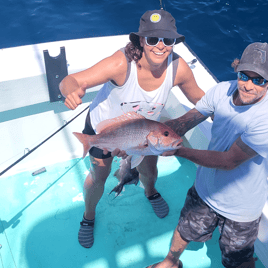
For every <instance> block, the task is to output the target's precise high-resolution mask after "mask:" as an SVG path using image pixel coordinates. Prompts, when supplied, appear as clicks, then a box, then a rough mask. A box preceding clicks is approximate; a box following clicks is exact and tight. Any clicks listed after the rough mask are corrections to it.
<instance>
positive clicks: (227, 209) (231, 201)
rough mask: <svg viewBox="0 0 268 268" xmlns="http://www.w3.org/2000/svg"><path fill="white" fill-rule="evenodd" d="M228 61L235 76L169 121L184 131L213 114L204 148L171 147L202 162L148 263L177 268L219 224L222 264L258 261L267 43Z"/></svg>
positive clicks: (266, 135)
mask: <svg viewBox="0 0 268 268" xmlns="http://www.w3.org/2000/svg"><path fill="white" fill-rule="evenodd" d="M232 66H233V67H234V70H235V71H236V72H237V76H238V78H237V80H235V81H229V82H222V83H219V84H217V85H216V86H215V87H213V88H211V89H210V90H209V91H208V92H207V93H206V95H205V96H204V97H203V98H202V99H201V100H200V101H199V102H198V103H197V104H196V107H195V108H194V109H192V110H190V111H189V112H188V113H186V114H185V115H183V116H182V117H180V118H177V119H174V120H170V121H168V122H166V124H167V125H169V126H170V127H172V128H173V129H174V130H175V131H176V132H177V133H178V134H180V135H181V136H182V135H184V134H185V133H186V132H187V131H188V130H189V129H191V128H193V127H195V126H196V125H198V124H199V123H200V122H202V121H204V120H205V119H206V118H207V117H209V116H212V115H214V120H213V126H212V130H211V134H212V135H211V137H212V138H211V141H210V143H209V146H208V150H196V149H191V148H186V147H181V148H179V149H178V150H177V151H176V152H175V155H176V156H180V157H184V158H186V159H189V160H191V161H193V162H194V163H197V164H198V165H200V166H199V168H198V170H197V174H196V181H195V183H194V185H193V187H192V188H190V189H189V191H188V193H187V197H186V201H185V204H184V207H183V208H182V211H181V215H180V219H179V223H178V226H177V228H176V230H175V231H174V235H173V239H172V245H171V247H170V250H169V253H168V255H167V257H166V258H165V259H164V261H162V262H160V263H158V264H154V265H151V266H149V267H150V268H164V267H165V268H173V267H182V263H181V261H180V260H179V257H180V255H181V254H182V252H183V250H184V249H185V248H186V246H187V245H188V243H189V242H190V241H199V242H205V241H207V240H209V239H211V237H212V233H213V232H214V230H215V228H216V227H217V226H218V227H219V230H220V233H221V236H220V239H219V244H220V249H221V252H222V264H223V265H224V266H225V267H228V268H229V267H230V268H231V267H241V268H242V267H243V268H249V267H250V268H251V267H255V260H254V258H253V253H254V242H255V240H256V239H257V235H258V228H259V222H260V217H261V213H262V209H263V207H264V205H265V202H266V200H267V194H268V182H267V176H268V160H267V157H268V109H267V107H268V94H266V93H267V89H268V44H267V43H253V44H250V45H249V46H248V47H247V48H246V49H245V51H244V52H243V55H242V58H241V59H240V60H238V59H236V60H235V61H234V62H233V64H232ZM173 153H174V152H173ZM163 155H171V153H170V152H166V153H164V154H163ZM149 267H148V268H149Z"/></svg>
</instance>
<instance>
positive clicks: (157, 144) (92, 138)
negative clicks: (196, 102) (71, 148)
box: [73, 112, 182, 169]
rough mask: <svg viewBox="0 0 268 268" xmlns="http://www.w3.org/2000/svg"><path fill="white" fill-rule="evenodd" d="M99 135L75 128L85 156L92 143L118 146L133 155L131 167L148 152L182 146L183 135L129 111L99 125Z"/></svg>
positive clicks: (158, 151) (110, 148) (156, 152)
mask: <svg viewBox="0 0 268 268" xmlns="http://www.w3.org/2000/svg"><path fill="white" fill-rule="evenodd" d="M96 130H97V133H99V134H96V135H87V134H82V133H77V132H73V134H74V135H75V136H76V137H77V138H78V139H79V141H80V142H81V143H82V144H83V146H84V154H83V157H85V156H86V154H87V152H88V151H89V149H90V148H91V147H92V146H95V147H97V148H100V149H107V150H108V151H113V150H114V149H116V148H119V149H120V150H124V151H125V152H126V153H127V154H128V155H132V158H131V168H132V169H133V168H134V167H136V166H138V165H139V164H140V162H141V161H142V160H143V158H144V156H145V155H160V154H162V153H163V152H165V151H170V150H176V149H178V148H179V146H180V144H181V142H182V138H181V137H180V136H179V135H178V134H176V133H175V132H174V131H173V130H172V129H171V128H170V127H168V126H166V125H165V124H163V123H160V122H157V121H153V120H150V119H146V118H145V117H144V116H142V115H140V114H137V113H136V112H129V113H126V114H123V115H121V116H118V117H115V118H113V119H108V120H104V121H102V122H101V123H99V124H98V125H97V127H96Z"/></svg>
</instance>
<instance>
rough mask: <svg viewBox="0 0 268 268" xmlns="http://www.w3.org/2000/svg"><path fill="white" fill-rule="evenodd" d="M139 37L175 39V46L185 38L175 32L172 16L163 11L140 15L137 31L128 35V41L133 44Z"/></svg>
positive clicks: (152, 11)
mask: <svg viewBox="0 0 268 268" xmlns="http://www.w3.org/2000/svg"><path fill="white" fill-rule="evenodd" d="M139 36H143V37H162V38H174V39H175V38H176V42H175V44H178V43H180V42H184V40H185V37H184V36H183V35H181V34H179V33H178V32H177V27H176V22H175V19H174V18H173V16H172V15H171V14H170V13H169V12H167V11H165V10H164V9H160V10H148V11H146V12H145V13H144V14H143V15H142V17H141V19H140V27H139V31H138V32H137V33H130V35H129V39H130V41H131V42H132V43H135V42H136V41H137V39H138V38H139Z"/></svg>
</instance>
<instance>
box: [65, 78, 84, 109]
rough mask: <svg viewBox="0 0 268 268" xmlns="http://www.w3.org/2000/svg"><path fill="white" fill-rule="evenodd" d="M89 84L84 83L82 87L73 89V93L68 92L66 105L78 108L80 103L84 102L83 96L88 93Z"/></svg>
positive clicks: (70, 107)
mask: <svg viewBox="0 0 268 268" xmlns="http://www.w3.org/2000/svg"><path fill="white" fill-rule="evenodd" d="M86 89H87V84H86V83H84V84H83V85H82V86H81V87H79V88H78V89H76V90H75V91H73V92H72V93H70V94H68V95H67V96H66V99H65V102H64V104H65V106H67V107H68V108H69V109H71V110H74V109H76V108H77V106H78V105H80V104H81V103H82V98H83V97H84V96H85V94H86Z"/></svg>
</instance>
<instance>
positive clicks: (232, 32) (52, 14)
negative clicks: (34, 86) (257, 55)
mask: <svg viewBox="0 0 268 268" xmlns="http://www.w3.org/2000/svg"><path fill="white" fill-rule="evenodd" d="M162 5H163V7H164V9H165V10H167V11H169V12H170V13H171V14H172V15H173V16H174V17H175V19H176V22H177V28H178V32H179V33H181V34H184V35H185V37H186V42H187V43H188V45H189V46H190V47H191V48H192V49H193V51H194V52H195V53H196V54H197V55H198V56H199V58H200V59H201V60H202V61H203V62H204V64H205V65H206V66H207V67H208V68H209V69H210V70H211V71H212V72H213V73H214V74H215V76H216V77H217V78H218V79H219V80H220V81H223V80H229V79H235V77H236V76H235V74H234V73H233V70H232V68H231V63H232V61H233V59H234V58H236V57H241V54H242V52H243V50H244V49H245V47H246V46H247V45H248V44H250V43H252V42H267V41H268V20H267V11H268V0H237V1H234V0H207V1H197V0H187V1H181V0H163V1H162ZM159 8H160V1H159V0H146V1H144V0H125V1H122V0H100V1H94V0H75V1H74V0H69V1H63V0H29V1H21V0H6V1H1V3H0V48H8V47H16V46H22V45H29V44H36V43H43V42H51V41H58V40H68V39H77V38H85V37H96V36H109V35H120V34H128V33H129V32H132V31H137V30H138V26H139V19H140V17H141V15H142V14H143V13H144V12H145V11H146V10H149V9H159ZM107 45H109V44H107Z"/></svg>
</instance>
